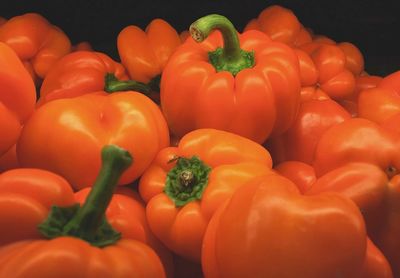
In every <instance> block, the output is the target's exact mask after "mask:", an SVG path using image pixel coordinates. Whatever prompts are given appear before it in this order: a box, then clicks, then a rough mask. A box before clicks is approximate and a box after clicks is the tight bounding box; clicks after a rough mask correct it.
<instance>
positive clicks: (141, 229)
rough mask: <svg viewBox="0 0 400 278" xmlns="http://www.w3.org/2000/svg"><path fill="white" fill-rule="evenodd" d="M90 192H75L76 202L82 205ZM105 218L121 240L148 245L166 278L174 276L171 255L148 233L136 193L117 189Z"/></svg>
mask: <svg viewBox="0 0 400 278" xmlns="http://www.w3.org/2000/svg"><path fill="white" fill-rule="evenodd" d="M90 190H91V189H90V188H84V189H81V190H79V191H78V192H76V193H75V194H74V197H75V200H76V202H78V203H80V204H81V205H83V204H84V203H85V200H86V199H87V197H88V195H89V194H90ZM105 216H106V218H107V221H108V223H110V225H111V226H112V227H113V228H114V229H115V230H117V231H118V232H120V233H121V237H122V238H125V239H134V240H138V241H140V242H143V243H145V244H147V245H149V246H150V247H151V248H152V249H153V250H154V251H156V253H157V255H158V256H159V257H160V259H161V262H162V263H163V266H164V269H165V272H166V274H167V277H170V278H173V277H174V276H175V275H174V272H175V271H174V262H173V257H172V254H171V252H170V251H169V250H168V249H167V248H166V247H165V246H164V245H163V244H162V243H161V242H160V241H159V240H158V239H157V238H156V237H155V236H154V235H153V233H152V232H151V231H150V228H149V225H148V223H147V220H146V210H145V206H144V203H143V201H142V200H141V199H140V197H139V194H138V193H137V192H136V191H133V190H130V189H129V188H127V187H120V188H117V189H116V192H115V193H114V194H113V196H112V199H111V201H110V204H109V205H108V207H107V210H106V212H105Z"/></svg>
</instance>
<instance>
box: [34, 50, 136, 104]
mask: <svg viewBox="0 0 400 278" xmlns="http://www.w3.org/2000/svg"><path fill="white" fill-rule="evenodd" d="M107 74H113V75H115V76H116V77H117V78H119V79H127V78H128V76H127V75H126V73H125V69H124V67H123V66H122V65H121V64H119V63H117V62H115V61H114V60H112V59H111V58H110V57H109V56H107V55H106V54H104V53H101V52H94V51H76V52H73V53H70V54H67V55H65V56H64V57H63V58H61V59H60V60H59V61H57V62H56V63H55V65H54V67H52V69H51V70H50V71H49V73H48V74H47V76H46V78H45V79H44V80H43V83H42V86H41V87H40V98H39V101H38V105H42V104H43V103H46V102H48V101H50V100H54V99H60V98H72V97H77V96H80V95H83V94H88V93H92V92H96V91H102V90H103V89H104V87H105V86H106V83H105V76H106V75H107Z"/></svg>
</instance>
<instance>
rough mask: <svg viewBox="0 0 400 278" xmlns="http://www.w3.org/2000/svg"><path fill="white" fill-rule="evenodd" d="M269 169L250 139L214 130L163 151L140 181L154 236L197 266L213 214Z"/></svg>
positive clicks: (196, 133)
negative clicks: (235, 193) (203, 239)
mask: <svg viewBox="0 0 400 278" xmlns="http://www.w3.org/2000/svg"><path fill="white" fill-rule="evenodd" d="M271 165H272V161H271V157H270V155H269V153H268V151H267V150H266V149H264V148H263V147H262V146H261V145H259V144H257V143H255V142H253V141H251V140H249V139H247V138H244V137H241V136H238V135H236V134H233V133H228V132H226V131H221V130H213V129H199V130H196V131H193V132H190V133H188V134H186V135H185V136H184V137H183V138H182V139H181V140H180V142H179V145H178V146H177V147H168V148H165V149H163V150H161V151H160V152H159V153H158V155H157V157H156V158H155V159H154V161H153V163H152V164H151V165H150V167H149V168H148V169H147V170H146V171H145V172H144V173H143V175H142V177H141V179H140V181H139V193H140V195H141V196H142V198H143V199H144V201H145V202H146V203H147V206H146V215H147V220H148V222H149V225H150V228H151V230H152V231H153V233H154V234H155V235H156V236H157V237H158V238H159V239H160V240H161V241H162V242H163V243H164V244H165V245H166V246H167V247H168V248H169V249H170V250H172V251H173V252H175V253H177V254H179V255H181V256H183V257H185V258H187V259H190V260H192V261H195V262H196V261H197V262H199V261H200V253H201V244H202V238H203V235H204V232H205V230H206V228H207V225H208V221H209V219H210V218H211V216H212V215H213V214H214V211H215V210H216V209H217V208H218V206H220V205H221V204H222V203H223V202H224V201H225V200H226V199H228V198H229V197H230V195H231V194H232V193H233V192H234V191H235V190H236V189H237V188H239V187H240V186H241V185H242V184H243V183H244V182H246V181H248V180H249V179H251V178H252V177H255V176H259V175H262V174H264V173H266V172H267V171H270V168H271ZM188 223H190V224H188Z"/></svg>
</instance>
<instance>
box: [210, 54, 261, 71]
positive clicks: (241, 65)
mask: <svg viewBox="0 0 400 278" xmlns="http://www.w3.org/2000/svg"><path fill="white" fill-rule="evenodd" d="M208 60H209V61H210V63H211V64H212V65H213V66H214V68H215V70H216V71H217V72H220V71H229V72H230V73H232V75H233V76H236V74H238V73H239V72H240V71H241V70H244V69H248V68H252V67H253V66H254V51H245V50H243V49H240V59H237V60H236V61H232V62H229V59H227V58H226V57H224V50H223V48H221V47H219V48H217V49H216V50H214V51H211V52H209V53H208Z"/></svg>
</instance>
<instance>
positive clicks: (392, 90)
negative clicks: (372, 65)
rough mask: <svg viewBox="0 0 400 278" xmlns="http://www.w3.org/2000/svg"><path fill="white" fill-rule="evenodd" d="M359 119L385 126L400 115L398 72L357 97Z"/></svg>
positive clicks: (399, 76)
mask: <svg viewBox="0 0 400 278" xmlns="http://www.w3.org/2000/svg"><path fill="white" fill-rule="evenodd" d="M358 110H359V111H358V113H359V116H360V117H363V118H366V119H369V120H371V121H373V122H376V123H377V124H380V125H387V124H389V123H390V122H392V121H393V119H395V118H393V119H392V117H395V116H396V117H398V116H397V114H399V113H400V71H396V72H393V73H391V74H389V75H388V76H385V77H384V78H383V79H381V80H380V81H379V83H378V84H377V86H376V87H372V88H366V89H365V90H362V91H361V92H360V94H359V97H358Z"/></svg>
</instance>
